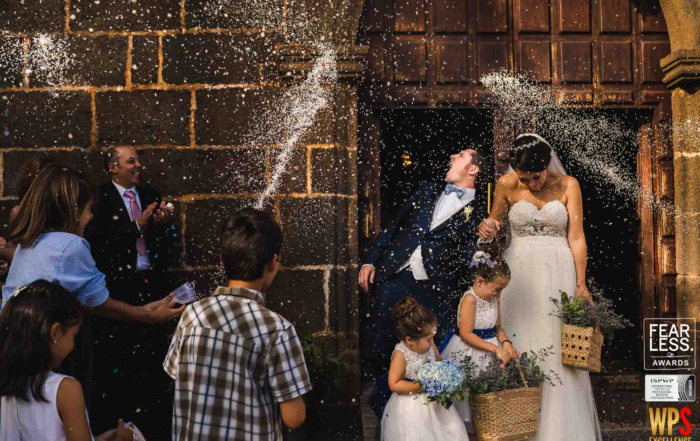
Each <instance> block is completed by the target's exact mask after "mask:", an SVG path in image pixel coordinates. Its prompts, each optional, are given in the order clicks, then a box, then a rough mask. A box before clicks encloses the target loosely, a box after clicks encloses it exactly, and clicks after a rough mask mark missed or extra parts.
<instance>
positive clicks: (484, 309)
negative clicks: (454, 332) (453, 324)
mask: <svg viewBox="0 0 700 441" xmlns="http://www.w3.org/2000/svg"><path fill="white" fill-rule="evenodd" d="M466 296H473V297H474V298H475V299H476V311H475V315H474V329H491V328H493V327H494V326H496V323H497V322H498V299H497V298H496V297H494V298H492V299H491V301H487V300H482V299H481V298H480V297H479V296H478V295H476V293H475V292H474V291H473V290H471V289H470V290H469V291H467V292H465V293H464V295H463V296H462V300H460V302H459V307H458V308H457V328H459V318H460V317H461V316H462V314H461V313H462V301H464V298H465V297H466Z"/></svg>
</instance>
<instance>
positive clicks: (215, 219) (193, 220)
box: [185, 199, 272, 266]
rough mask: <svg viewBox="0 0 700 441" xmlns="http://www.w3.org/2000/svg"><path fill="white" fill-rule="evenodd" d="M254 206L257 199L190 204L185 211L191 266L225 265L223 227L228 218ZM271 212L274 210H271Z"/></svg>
mask: <svg viewBox="0 0 700 441" xmlns="http://www.w3.org/2000/svg"><path fill="white" fill-rule="evenodd" d="M254 203H255V200H254V199H201V200H197V201H195V202H193V203H187V204H186V207H185V250H186V262H187V265H190V266H219V265H221V259H220V250H221V248H220V244H219V242H220V239H221V226H222V225H223V223H224V221H225V220H226V217H227V216H228V215H230V214H233V213H235V212H236V211H238V210H241V209H243V208H246V207H249V206H252V205H253V204H254ZM268 207H269V206H268ZM268 211H270V212H271V211H272V210H271V209H269V208H268Z"/></svg>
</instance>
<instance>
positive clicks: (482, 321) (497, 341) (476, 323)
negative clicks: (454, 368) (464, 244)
mask: <svg viewBox="0 0 700 441" xmlns="http://www.w3.org/2000/svg"><path fill="white" fill-rule="evenodd" d="M477 248H478V251H477V252H476V253H474V256H473V257H472V260H471V263H470V268H471V270H472V274H473V280H474V285H473V286H472V287H471V288H470V289H469V290H467V291H466V292H465V293H464V295H463V296H462V300H461V302H460V304H459V309H458V310H457V329H456V330H455V332H454V333H453V335H452V337H451V338H450V339H449V340H447V338H446V340H444V341H447V346H446V347H445V348H444V349H443V350H442V357H443V358H444V359H445V360H452V361H454V362H455V363H459V362H460V361H462V360H463V359H464V356H466V355H469V356H470V357H471V358H472V361H474V363H476V365H477V372H478V371H479V370H481V369H483V367H484V366H486V365H487V364H488V363H489V362H490V361H491V360H493V356H495V357H496V358H497V359H499V360H500V361H501V362H502V363H507V362H508V361H510V360H511V359H513V358H515V357H517V356H518V351H517V350H516V349H515V347H513V343H512V342H511V341H510V340H508V335H507V334H506V332H505V331H504V330H503V326H502V325H501V306H500V305H501V297H500V296H501V291H502V290H503V288H505V287H506V286H507V285H508V282H510V269H509V268H508V264H507V263H506V261H505V260H504V259H503V258H502V257H500V256H499V255H498V253H497V250H496V249H495V248H493V247H490V246H481V247H477ZM447 337H449V335H448V336H447ZM454 407H455V408H456V409H457V411H458V412H459V414H460V415H461V416H462V418H463V419H464V422H465V424H466V426H467V431H468V432H469V433H470V434H471V433H474V426H473V423H472V416H471V410H470V408H469V403H468V402H455V403H454Z"/></svg>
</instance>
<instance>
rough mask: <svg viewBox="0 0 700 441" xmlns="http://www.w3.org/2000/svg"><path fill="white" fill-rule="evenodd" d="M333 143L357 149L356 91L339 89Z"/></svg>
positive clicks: (353, 89) (352, 88)
mask: <svg viewBox="0 0 700 441" xmlns="http://www.w3.org/2000/svg"><path fill="white" fill-rule="evenodd" d="M335 119H336V123H335V132H336V133H335V143H336V144H338V145H340V146H343V147H357V89H355V88H354V87H343V86H341V87H339V88H338V94H337V103H336V115H335Z"/></svg>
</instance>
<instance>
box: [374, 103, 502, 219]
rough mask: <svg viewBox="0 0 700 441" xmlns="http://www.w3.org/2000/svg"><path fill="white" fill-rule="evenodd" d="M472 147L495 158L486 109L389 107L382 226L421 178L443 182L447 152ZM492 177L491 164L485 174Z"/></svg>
mask: <svg viewBox="0 0 700 441" xmlns="http://www.w3.org/2000/svg"><path fill="white" fill-rule="evenodd" d="M466 148H474V149H476V150H478V151H479V153H481V154H482V155H483V156H484V157H485V158H486V159H487V161H488V163H489V164H493V118H492V116H491V112H490V111H487V110H482V109H449V110H447V109H445V110H432V109H430V110H427V109H410V110H393V109H392V110H385V111H384V112H383V113H382V121H381V156H380V157H381V164H382V171H381V192H382V193H381V198H382V205H381V207H382V208H381V219H382V228H385V227H386V222H388V221H389V220H391V219H392V215H393V214H394V213H396V211H398V210H399V208H400V207H401V205H403V203H404V202H405V201H406V200H407V199H408V198H409V196H411V194H412V193H413V191H414V190H415V189H416V187H417V186H418V185H420V184H421V183H423V182H431V181H432V182H444V181H445V173H447V170H448V169H449V167H450V162H449V155H451V154H453V153H457V152H459V151H460V150H464V149H466ZM481 179H482V181H483V182H492V181H493V167H491V168H490V169H489V170H486V171H485V173H484V174H483V176H481Z"/></svg>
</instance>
